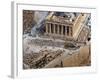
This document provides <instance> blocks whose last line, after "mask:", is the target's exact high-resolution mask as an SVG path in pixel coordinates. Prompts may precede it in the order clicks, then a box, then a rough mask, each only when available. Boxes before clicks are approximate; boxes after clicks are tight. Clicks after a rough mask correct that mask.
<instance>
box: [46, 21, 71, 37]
mask: <svg viewBox="0 0 100 80" xmlns="http://www.w3.org/2000/svg"><path fill="white" fill-rule="evenodd" d="M46 33H49V34H60V35H67V36H72V27H69V26H64V25H59V24H53V23H46Z"/></svg>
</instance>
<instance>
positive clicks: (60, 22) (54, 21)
mask: <svg viewBox="0 0 100 80" xmlns="http://www.w3.org/2000/svg"><path fill="white" fill-rule="evenodd" d="M86 17H87V14H85V13H79V14H78V15H77V16H74V18H71V17H70V18H69V19H68V17H65V16H63V17H61V16H55V15H54V13H50V15H48V16H47V18H46V21H45V34H46V35H50V36H59V37H64V38H72V39H75V38H77V36H78V34H79V31H80V29H81V28H82V26H83V25H82V22H84V20H85V19H86Z"/></svg>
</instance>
